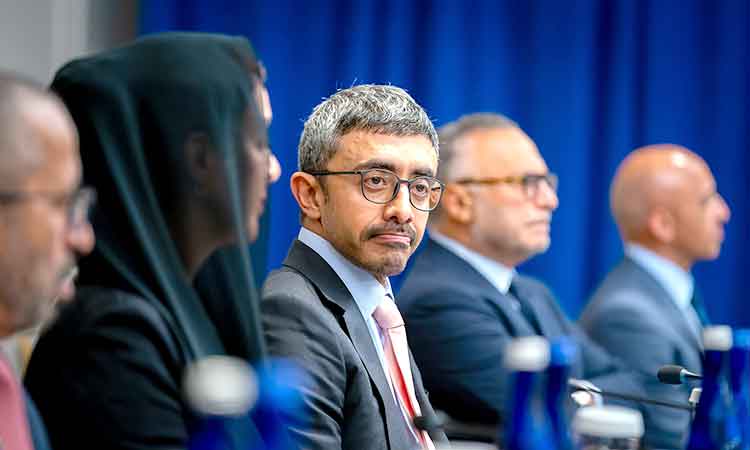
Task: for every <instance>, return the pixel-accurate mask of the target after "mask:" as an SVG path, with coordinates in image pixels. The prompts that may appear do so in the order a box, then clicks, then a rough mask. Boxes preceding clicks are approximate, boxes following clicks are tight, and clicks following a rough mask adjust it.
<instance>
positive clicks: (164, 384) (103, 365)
mask: <svg viewBox="0 0 750 450" xmlns="http://www.w3.org/2000/svg"><path fill="white" fill-rule="evenodd" d="M105 292H109V294H102V293H99V294H98V295H95V296H89V297H87V298H82V299H81V300H80V301H79V302H76V303H75V304H73V305H70V307H68V308H66V309H65V310H64V311H63V312H62V314H61V316H60V317H59V319H58V321H57V322H56V323H55V324H54V325H53V326H52V327H51V328H50V329H49V330H48V331H47V332H45V333H44V334H43V335H42V337H41V338H40V340H39V342H38V344H37V346H36V349H35V350H34V353H33V355H32V358H31V361H30V365H29V368H28V371H27V375H26V380H25V381H26V386H27V389H28V390H29V392H30V393H31V396H32V397H33V399H34V402H35V403H36V404H37V406H38V409H39V411H40V413H41V415H42V417H43V418H44V422H45V423H46V425H47V428H48V432H49V436H50V441H51V443H52V446H53V448H55V449H57V450H65V449H71V450H74V449H75V450H78V449H82V448H100V449H110V450H114V449H123V450H124V449H128V450H136V449H143V450H146V449H157V450H167V449H180V448H184V447H185V444H186V441H187V429H186V417H185V416H184V414H185V413H184V408H183V407H182V403H181V400H180V391H179V377H180V373H181V365H180V364H179V363H178V358H177V355H176V354H175V352H174V349H172V348H171V347H170V342H171V341H170V337H169V333H168V332H167V331H166V328H165V327H164V326H163V324H162V322H161V320H160V318H159V316H158V314H157V313H156V311H154V310H153V309H151V307H150V306H149V305H148V304H146V303H145V302H144V301H142V300H140V299H138V298H136V297H132V296H124V295H119V294H117V293H116V292H112V291H105Z"/></svg>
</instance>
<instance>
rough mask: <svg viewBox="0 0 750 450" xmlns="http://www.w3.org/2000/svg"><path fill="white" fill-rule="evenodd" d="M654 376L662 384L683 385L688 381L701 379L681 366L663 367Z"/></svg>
mask: <svg viewBox="0 0 750 450" xmlns="http://www.w3.org/2000/svg"><path fill="white" fill-rule="evenodd" d="M656 376H657V377H658V378H659V381H661V382H662V383H664V384H683V383H685V382H687V381H688V380H701V379H703V377H702V376H701V375H699V374H697V373H693V372H690V371H689V370H687V369H686V368H684V367H682V366H675V365H668V366H663V367H661V368H660V369H659V371H658V372H657V373H656Z"/></svg>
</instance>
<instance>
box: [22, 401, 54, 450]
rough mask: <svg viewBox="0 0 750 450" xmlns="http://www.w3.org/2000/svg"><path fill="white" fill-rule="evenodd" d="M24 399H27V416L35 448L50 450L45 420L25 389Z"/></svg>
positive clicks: (37, 449)
mask: <svg viewBox="0 0 750 450" xmlns="http://www.w3.org/2000/svg"><path fill="white" fill-rule="evenodd" d="M24 400H25V401H26V417H27V418H28V421H29V428H30V429H31V441H32V443H33V444H34V450H49V442H48V440H47V430H46V429H45V428H44V422H42V418H41V417H40V416H39V412H38V411H37V410H36V405H34V402H33V401H32V400H31V397H29V395H28V393H27V392H26V391H25V390H24Z"/></svg>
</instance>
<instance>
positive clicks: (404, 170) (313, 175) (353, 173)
mask: <svg viewBox="0 0 750 450" xmlns="http://www.w3.org/2000/svg"><path fill="white" fill-rule="evenodd" d="M437 164H438V143H437V133H436V132H435V129H434V127H433V125H432V123H431V122H430V120H429V118H428V117H427V114H426V113H425V112H424V110H423V109H422V108H421V107H420V106H419V105H418V104H417V103H416V102H415V101H414V100H413V99H412V98H411V97H410V96H409V95H408V94H407V93H406V92H404V91H403V90H402V89H399V88H397V87H393V86H377V85H362V86H355V87H352V88H349V89H345V90H342V91H339V92H337V93H335V94H334V95H332V96H331V97H330V98H328V99H327V100H325V101H323V102H322V103H321V104H319V105H318V106H316V107H315V109H314V110H313V112H312V114H311V115H310V117H309V118H308V119H307V121H306V122H305V127H304V131H303V132H302V137H301V139H300V143H299V171H298V172H296V173H294V174H293V175H292V179H291V188H292V194H293V195H294V198H295V199H296V200H297V203H298V204H299V207H300V210H301V221H302V228H301V230H300V233H299V236H298V240H296V241H295V242H294V243H293V244H292V247H291V249H290V251H289V255H288V256H287V258H286V260H285V261H284V266H283V267H282V268H281V269H279V270H277V271H275V272H273V273H272V274H271V275H270V276H269V278H268V280H267V281H266V283H265V286H264V289H263V301H262V304H261V309H262V313H263V327H264V332H265V334H266V339H267V343H268V351H269V353H270V354H271V355H273V356H278V357H284V358H289V359H291V360H292V361H293V362H294V363H296V364H298V365H299V366H301V367H302V369H303V370H304V371H305V372H306V374H307V378H306V380H305V381H304V382H303V383H302V384H301V385H296V386H291V388H293V389H296V390H298V391H299V392H300V393H301V395H302V398H303V399H304V408H303V410H302V412H301V414H300V415H299V416H294V417H287V418H286V419H287V420H288V421H289V422H290V423H291V424H292V425H291V432H292V434H293V436H294V437H295V439H296V440H297V441H298V442H299V444H300V446H301V447H302V448H308V449H337V448H338V449H350V448H351V449H356V448H362V449H365V448H366V449H375V450H378V449H382V450H385V449H417V448H426V449H431V448H434V442H433V439H436V440H442V439H444V435H443V434H442V433H441V432H434V433H433V434H432V435H431V436H430V435H428V434H427V433H426V432H424V431H422V430H420V429H419V428H417V427H416V426H415V419H416V418H417V417H420V416H422V417H427V418H430V417H432V414H433V411H432V407H431V406H430V403H429V401H428V400H427V396H426V394H425V391H424V388H423V386H422V380H421V377H420V374H419V371H418V370H417V367H416V365H415V364H414V362H413V359H412V358H411V355H410V353H409V349H408V343H407V340H406V333H405V330H404V324H403V320H402V319H401V315H400V313H399V311H398V309H397V308H396V305H395V303H394V296H393V292H392V290H391V285H390V282H389V281H388V277H389V276H391V275H395V274H398V273H400V272H401V271H402V270H403V269H404V267H405V266H406V262H407V260H408V259H409V257H410V256H411V254H412V252H414V249H415V248H416V247H417V246H418V245H419V242H420V241H421V239H422V235H423V233H424V229H425V226H426V224H427V217H428V215H429V212H430V211H431V210H433V209H434V208H435V207H436V206H437V205H438V203H439V202H440V199H441V197H442V193H443V184H442V183H441V182H440V181H438V180H437V179H436V178H435V172H436V171H437ZM280 382H282V383H283V382H285V380H280Z"/></svg>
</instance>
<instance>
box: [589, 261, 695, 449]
mask: <svg viewBox="0 0 750 450" xmlns="http://www.w3.org/2000/svg"><path fill="white" fill-rule="evenodd" d="M580 323H581V325H582V326H583V328H584V329H585V330H586V331H587V332H588V334H589V335H590V336H591V338H592V339H594V340H595V341H596V342H598V343H599V344H600V345H602V346H603V347H604V348H606V349H607V350H609V352H610V353H612V354H613V355H617V356H619V357H620V358H622V359H624V360H625V361H626V362H627V363H628V364H629V366H630V367H632V368H634V369H636V370H638V371H640V372H641V373H642V374H643V376H644V379H645V380H646V384H645V387H646V389H647V393H648V394H649V396H650V397H651V398H654V399H661V400H669V401H673V402H679V403H683V404H686V403H687V399H688V396H689V395H690V389H691V387H690V386H669V385H664V384H661V383H660V382H659V380H658V379H657V378H656V372H657V371H658V370H659V367H661V366H663V365H665V364H678V365H681V366H684V367H685V368H687V369H688V370H691V371H695V372H700V371H701V355H702V352H701V345H700V342H699V340H698V338H697V336H696V334H695V333H694V332H693V331H692V330H691V328H690V325H689V323H688V321H687V319H685V317H684V315H683V313H682V311H680V310H679V309H678V307H677V305H675V303H674V301H672V299H671V298H670V297H669V294H668V293H667V292H666V291H665V290H664V288H662V286H661V285H660V284H659V283H658V282H657V281H656V279H654V278H653V277H652V276H651V275H650V274H649V273H648V272H646V271H645V270H644V269H643V268H641V267H640V266H639V265H638V264H636V263H635V262H634V261H633V260H631V259H630V258H627V257H626V258H625V259H623V260H622V262H620V264H618V265H617V266H616V267H615V268H614V269H613V270H612V271H611V272H610V273H609V274H608V275H607V277H606V278H605V279H604V281H603V282H602V283H601V285H599V287H598V288H597V289H596V291H595V292H594V295H593V297H592V299H591V301H590V303H589V304H588V305H587V306H586V309H585V310H584V312H583V314H582V315H581V318H580ZM643 412H644V419H645V421H646V436H645V444H646V445H648V446H649V447H652V448H669V449H682V448H684V442H685V439H686V437H687V431H688V428H689V423H690V415H689V413H687V412H685V411H679V410H675V409H670V408H665V407H661V406H653V407H645V408H644V409H643Z"/></svg>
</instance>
